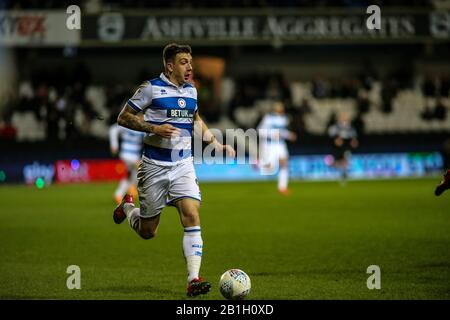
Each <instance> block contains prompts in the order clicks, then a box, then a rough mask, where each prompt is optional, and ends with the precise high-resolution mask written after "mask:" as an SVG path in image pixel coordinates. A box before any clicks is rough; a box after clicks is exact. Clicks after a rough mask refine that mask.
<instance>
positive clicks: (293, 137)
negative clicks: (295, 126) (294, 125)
mask: <svg viewBox="0 0 450 320" xmlns="http://www.w3.org/2000/svg"><path fill="white" fill-rule="evenodd" d="M288 140H289V141H291V142H294V141H297V134H296V133H295V132H292V131H290V132H289V135H288Z"/></svg>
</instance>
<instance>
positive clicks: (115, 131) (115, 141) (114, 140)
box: [109, 124, 119, 156]
mask: <svg viewBox="0 0 450 320" xmlns="http://www.w3.org/2000/svg"><path fill="white" fill-rule="evenodd" d="M109 145H110V148H111V153H112V155H113V156H116V155H117V153H118V152H119V126H118V125H117V124H113V125H112V126H111V127H110V128H109Z"/></svg>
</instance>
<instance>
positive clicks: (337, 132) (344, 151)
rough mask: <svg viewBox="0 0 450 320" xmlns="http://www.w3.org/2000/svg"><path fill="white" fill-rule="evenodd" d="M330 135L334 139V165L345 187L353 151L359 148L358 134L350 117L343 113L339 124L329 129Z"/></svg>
mask: <svg viewBox="0 0 450 320" xmlns="http://www.w3.org/2000/svg"><path fill="white" fill-rule="evenodd" d="M328 135H329V137H330V138H331V139H332V141H333V147H334V155H333V156H334V161H333V164H332V165H333V166H334V167H335V168H337V169H338V170H339V171H340V177H341V184H342V185H344V184H345V183H346V181H347V177H348V165H349V162H350V157H351V150H352V149H355V148H357V147H358V138H357V133H356V130H355V129H354V128H353V126H352V124H351V121H350V115H349V114H348V113H346V112H341V113H340V114H339V116H338V119H337V123H335V124H333V125H331V126H330V127H329V129H328Z"/></svg>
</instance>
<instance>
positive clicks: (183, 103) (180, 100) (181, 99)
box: [178, 98, 186, 108]
mask: <svg viewBox="0 0 450 320" xmlns="http://www.w3.org/2000/svg"><path fill="white" fill-rule="evenodd" d="M178 106H179V107H180V108H184V107H186V101H184V99H183V98H179V99H178Z"/></svg>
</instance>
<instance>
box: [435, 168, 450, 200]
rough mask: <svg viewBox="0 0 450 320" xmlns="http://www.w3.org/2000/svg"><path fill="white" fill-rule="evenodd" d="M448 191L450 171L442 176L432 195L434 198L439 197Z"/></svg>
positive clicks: (449, 187)
mask: <svg viewBox="0 0 450 320" xmlns="http://www.w3.org/2000/svg"><path fill="white" fill-rule="evenodd" d="M448 189H450V169H449V170H447V172H446V173H445V174H444V178H443V179H442V180H441V182H440V183H439V184H438V185H437V186H436V189H435V190H434V194H435V195H436V196H440V195H441V194H442V193H443V192H444V191H445V190H448Z"/></svg>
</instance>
